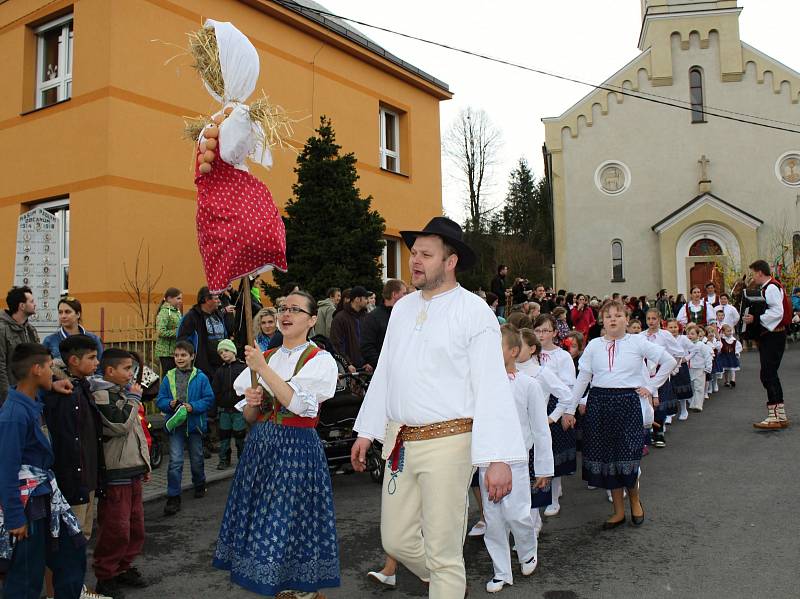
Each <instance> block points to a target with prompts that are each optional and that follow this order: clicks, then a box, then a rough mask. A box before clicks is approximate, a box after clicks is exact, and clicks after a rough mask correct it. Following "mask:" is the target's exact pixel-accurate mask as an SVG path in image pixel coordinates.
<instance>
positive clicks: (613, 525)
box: [602, 518, 625, 530]
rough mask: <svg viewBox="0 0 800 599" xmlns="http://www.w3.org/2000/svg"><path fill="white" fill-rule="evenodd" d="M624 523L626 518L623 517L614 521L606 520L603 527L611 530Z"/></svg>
mask: <svg viewBox="0 0 800 599" xmlns="http://www.w3.org/2000/svg"><path fill="white" fill-rule="evenodd" d="M623 524H625V518H623V519H622V520H619V521H617V522H612V521H611V520H606V521H605V522H603V527H602V528H603V530H611V529H613V528H617V527H618V526H622V525H623Z"/></svg>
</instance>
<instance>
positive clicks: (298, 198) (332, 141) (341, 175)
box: [275, 116, 385, 297]
mask: <svg viewBox="0 0 800 599" xmlns="http://www.w3.org/2000/svg"><path fill="white" fill-rule="evenodd" d="M340 149H341V146H339V145H338V144H337V143H336V136H335V133H334V130H333V126H332V125H331V121H330V119H328V118H327V117H325V116H322V117H321V118H320V126H319V128H318V129H317V130H316V135H315V136H312V137H309V138H308V140H307V141H306V144H305V146H304V147H303V151H302V152H301V153H300V155H299V156H298V158H297V166H296V167H295V169H294V172H295V173H297V183H295V184H294V185H293V186H292V192H293V197H292V198H291V199H290V200H289V202H288V203H287V205H286V214H287V215H288V216H287V218H285V219H284V221H285V223H286V258H287V260H288V263H289V271H288V272H286V273H280V272H276V274H275V279H276V281H277V282H278V284H279V285H283V284H285V283H287V282H289V281H296V282H297V283H299V284H300V286H301V288H303V289H306V290H307V291H309V292H311V293H312V294H313V295H314V296H315V297H323V296H324V295H325V292H326V290H327V289H328V288H330V287H351V286H353V285H362V286H364V287H366V288H367V289H370V290H372V291H376V292H378V293H380V289H381V287H382V283H381V265H380V264H379V263H378V258H379V257H380V255H381V253H382V251H383V246H384V243H385V242H384V241H383V233H384V229H385V221H384V219H383V217H382V216H381V215H380V214H379V213H378V212H377V211H376V210H372V209H371V203H372V196H367V197H366V198H362V197H361V192H360V191H359V189H358V187H356V182H357V181H358V172H357V171H356V157H355V155H354V154H353V153H352V152H351V153H348V154H344V155H342V156H340V155H339V150H340Z"/></svg>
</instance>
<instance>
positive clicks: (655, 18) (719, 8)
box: [639, 0, 744, 86]
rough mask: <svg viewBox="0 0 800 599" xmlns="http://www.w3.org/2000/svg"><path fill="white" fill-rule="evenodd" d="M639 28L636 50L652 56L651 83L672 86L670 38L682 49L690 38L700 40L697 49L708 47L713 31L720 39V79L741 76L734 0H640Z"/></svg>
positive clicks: (686, 45) (729, 79)
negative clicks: (697, 36)
mask: <svg viewBox="0 0 800 599" xmlns="http://www.w3.org/2000/svg"><path fill="white" fill-rule="evenodd" d="M641 3H642V29H641V32H640V34H639V49H640V50H641V51H642V52H644V51H646V50H649V51H650V53H651V59H650V60H651V65H652V73H651V77H652V83H653V85H654V86H664V85H672V81H673V79H672V38H673V36H679V37H680V44H681V47H682V48H683V49H684V50H688V48H689V36H690V35H691V34H697V35H699V37H700V47H701V48H708V45H709V42H708V38H709V35H710V34H711V33H712V32H716V34H717V35H718V36H719V52H720V64H721V66H722V80H723V81H726V82H730V81H741V80H742V76H743V74H744V65H743V62H742V46H741V39H740V38H739V13H741V12H742V9H741V8H740V7H739V6H738V2H737V0H641Z"/></svg>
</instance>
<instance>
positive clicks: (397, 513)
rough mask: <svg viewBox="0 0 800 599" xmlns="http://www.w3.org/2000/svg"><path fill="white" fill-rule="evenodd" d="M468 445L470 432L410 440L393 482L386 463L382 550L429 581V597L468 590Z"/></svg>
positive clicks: (441, 598)
mask: <svg viewBox="0 0 800 599" xmlns="http://www.w3.org/2000/svg"><path fill="white" fill-rule="evenodd" d="M388 437H389V435H387V444H388V441H389V438H388ZM471 445H472V433H464V434H461V435H453V436H452V437H445V438H441V439H429V440H427V441H408V442H406V443H405V446H404V449H403V452H404V455H403V470H402V472H399V473H397V475H396V476H395V477H394V478H393V477H392V474H391V464H390V463H389V462H387V463H386V475H385V478H384V481H383V496H382V501H381V540H382V541H383V548H384V550H385V551H386V553H387V554H388V555H390V556H392V557H393V558H395V559H397V560H398V561H400V562H401V563H402V564H403V565H404V566H406V567H407V568H408V569H409V570H411V571H412V572H413V573H414V574H415V575H416V576H418V577H419V578H422V579H426V580H430V591H429V595H428V596H429V597H430V598H431V599H463V598H464V592H465V590H466V587H467V576H466V569H465V567H464V537H465V536H466V533H467V510H468V508H469V496H468V494H469V484H470V481H471V480H472V473H473V472H474V468H473V466H472V456H471V454H470V449H471ZM525 486H526V487H529V486H530V483H527V484H526V485H525ZM529 507H530V504H529ZM423 538H424V541H423Z"/></svg>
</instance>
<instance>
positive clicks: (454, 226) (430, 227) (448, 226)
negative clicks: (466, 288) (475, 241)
mask: <svg viewBox="0 0 800 599" xmlns="http://www.w3.org/2000/svg"><path fill="white" fill-rule="evenodd" d="M429 235H437V236H439V237H441V238H442V239H443V240H444V241H445V243H447V244H449V245H451V246H453V247H454V248H455V250H456V254H458V264H456V270H468V269H470V268H472V267H473V266H475V263H476V262H477V261H478V256H477V255H476V254H475V252H474V251H473V250H472V248H471V247H469V246H468V245H467V244H466V243H464V231H462V230H461V227H460V226H459V225H458V223H457V222H455V221H452V220H450V219H449V218H447V217H446V216H437V217H434V218H433V219H431V221H430V222H429V223H428V224H427V225H425V228H424V229H423V230H422V231H400V236H401V237H402V238H403V241H405V242H406V246H408V249H411V247H412V246H413V245H414V241H416V239H417V237H419V236H423V237H426V236H429Z"/></svg>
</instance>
